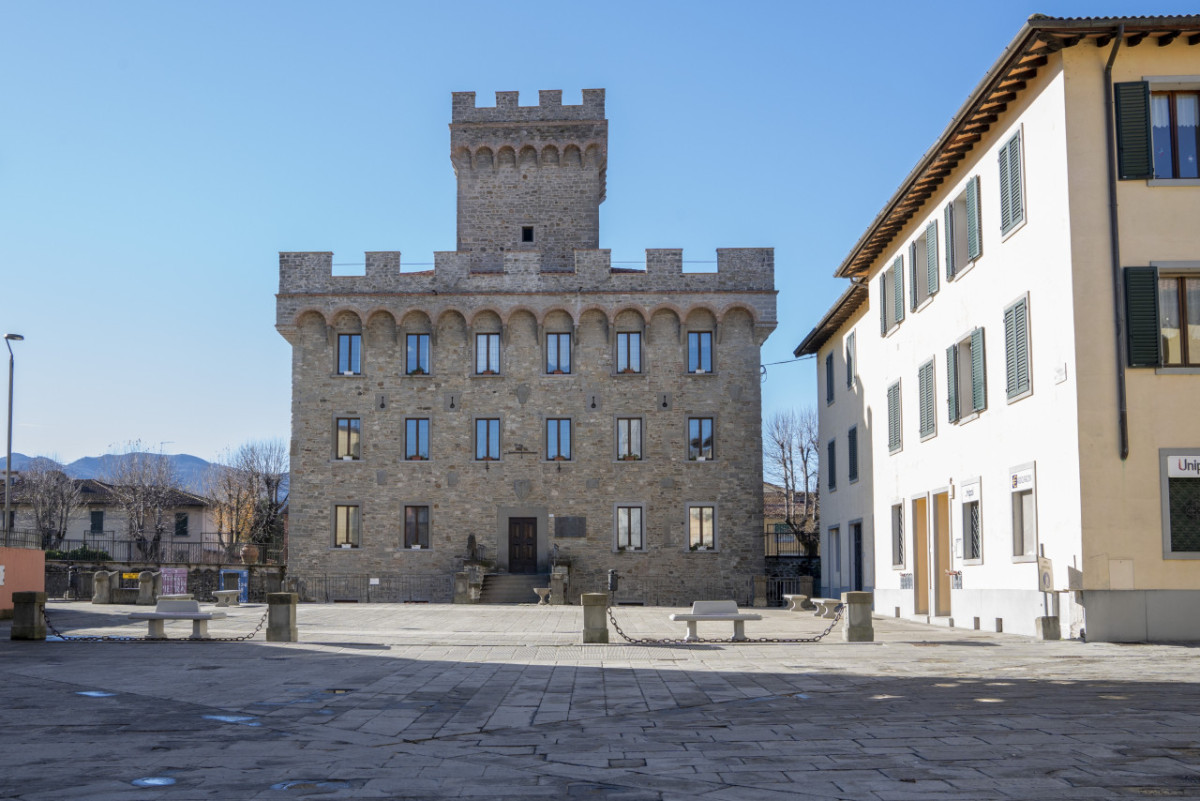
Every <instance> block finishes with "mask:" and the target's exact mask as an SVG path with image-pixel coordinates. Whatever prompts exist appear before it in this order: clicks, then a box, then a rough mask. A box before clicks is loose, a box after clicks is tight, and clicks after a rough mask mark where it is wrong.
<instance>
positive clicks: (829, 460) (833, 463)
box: [825, 439, 837, 492]
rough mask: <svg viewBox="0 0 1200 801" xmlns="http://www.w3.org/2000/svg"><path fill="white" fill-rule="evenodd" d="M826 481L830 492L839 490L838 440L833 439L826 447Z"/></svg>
mask: <svg viewBox="0 0 1200 801" xmlns="http://www.w3.org/2000/svg"><path fill="white" fill-rule="evenodd" d="M825 454H826V458H825V462H826V464H825V476H826V478H825V481H826V484H827V485H828V487H829V491H830V492H833V491H834V490H836V489H837V440H836V439H831V440H829V442H828V444H826V446H825Z"/></svg>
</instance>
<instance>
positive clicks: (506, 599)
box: [479, 573, 550, 604]
mask: <svg viewBox="0 0 1200 801" xmlns="http://www.w3.org/2000/svg"><path fill="white" fill-rule="evenodd" d="M549 586H550V576H549V575H548V574H538V573H491V574H488V575H486V576H484V577H483V589H482V591H481V593H480V596H479V602H480V603H484V604H531V603H537V594H536V593H535V592H534V591H533V590H534V588H535V587H549Z"/></svg>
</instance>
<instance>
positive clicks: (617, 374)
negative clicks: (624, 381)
mask: <svg viewBox="0 0 1200 801" xmlns="http://www.w3.org/2000/svg"><path fill="white" fill-rule="evenodd" d="M612 376H613V377H614V378H645V376H646V373H645V372H643V371H640V370H639V371H637V372H633V371H627V370H614V371H613V373H612Z"/></svg>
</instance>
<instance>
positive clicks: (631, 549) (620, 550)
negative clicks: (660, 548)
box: [612, 547, 649, 553]
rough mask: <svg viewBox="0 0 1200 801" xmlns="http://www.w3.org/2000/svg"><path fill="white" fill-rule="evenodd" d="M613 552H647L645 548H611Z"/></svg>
mask: <svg viewBox="0 0 1200 801" xmlns="http://www.w3.org/2000/svg"><path fill="white" fill-rule="evenodd" d="M612 552H613V553H649V551H647V550H646V549H645V548H621V547H617V548H613V551H612Z"/></svg>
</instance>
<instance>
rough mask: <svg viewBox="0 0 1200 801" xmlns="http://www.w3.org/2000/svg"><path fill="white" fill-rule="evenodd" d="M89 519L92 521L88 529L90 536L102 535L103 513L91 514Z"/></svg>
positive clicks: (101, 511)
mask: <svg viewBox="0 0 1200 801" xmlns="http://www.w3.org/2000/svg"><path fill="white" fill-rule="evenodd" d="M91 518H92V521H91V522H92V525H91V528H90V529H89V532H90V533H92V534H103V533H104V511H103V510H100V511H97V512H92V513H91Z"/></svg>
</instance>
